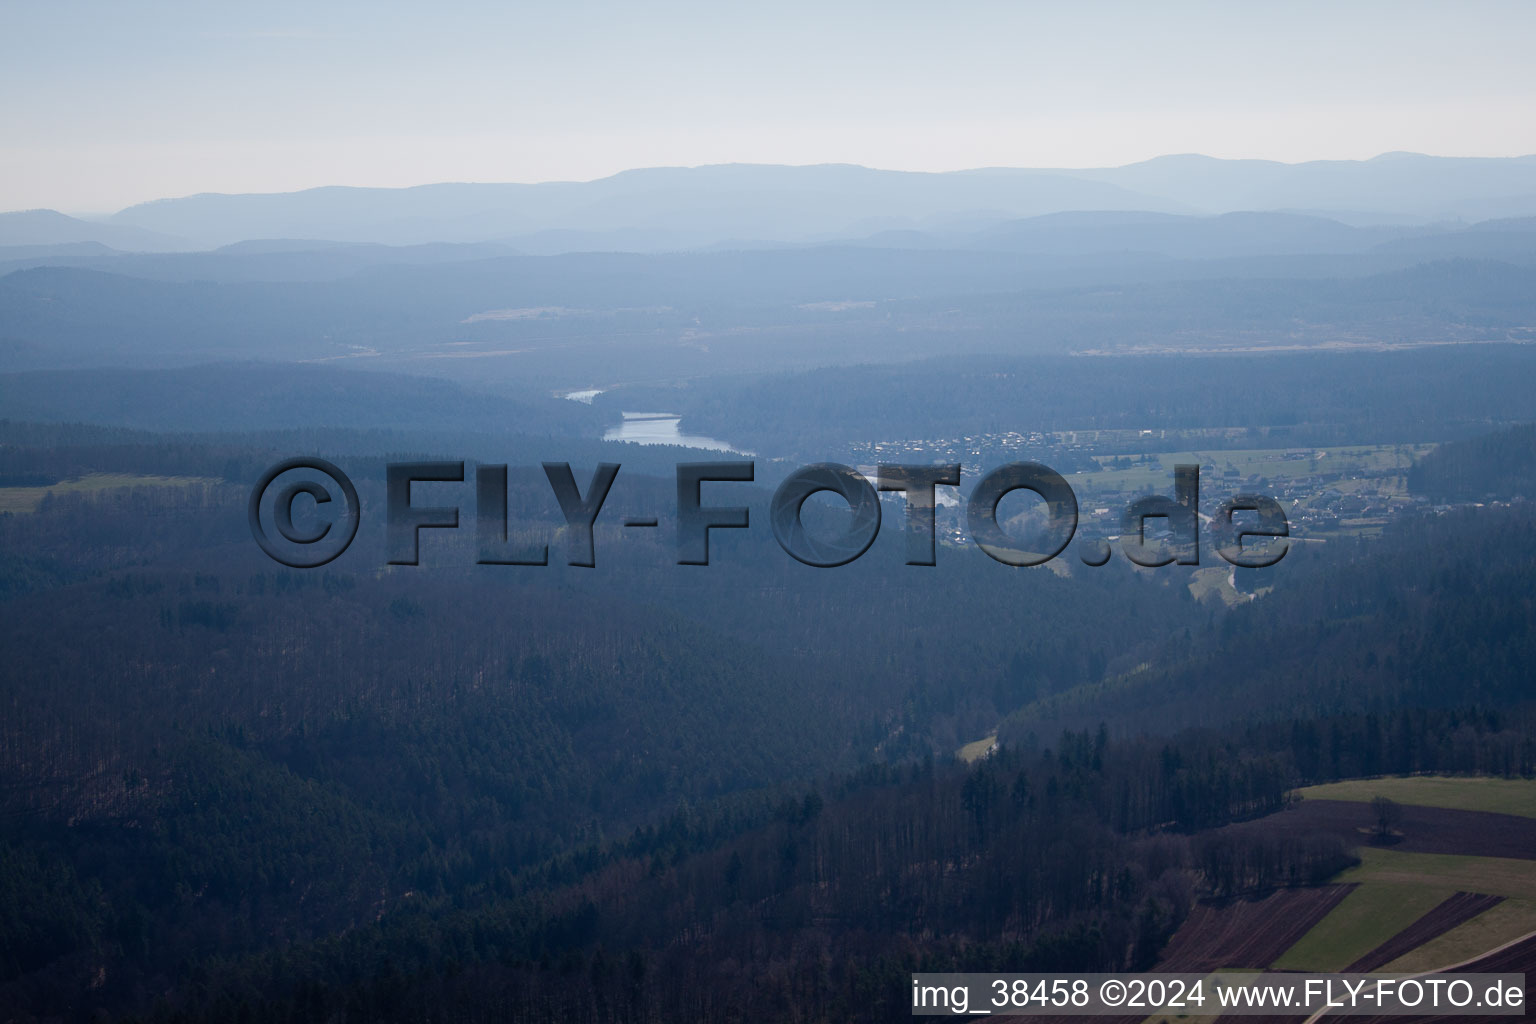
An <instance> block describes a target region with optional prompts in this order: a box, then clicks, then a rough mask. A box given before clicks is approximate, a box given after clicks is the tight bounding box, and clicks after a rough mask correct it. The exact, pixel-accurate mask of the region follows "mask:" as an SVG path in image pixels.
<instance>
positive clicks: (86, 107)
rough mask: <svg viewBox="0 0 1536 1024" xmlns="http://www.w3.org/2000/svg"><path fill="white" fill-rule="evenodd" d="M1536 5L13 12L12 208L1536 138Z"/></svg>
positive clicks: (3, 133)
mask: <svg viewBox="0 0 1536 1024" xmlns="http://www.w3.org/2000/svg"><path fill="white" fill-rule="evenodd" d="M1533 43H1536V3H1527V2H1523V0H1508V2H1465V0H1463V2H1458V3H1455V4H1452V3H1440V2H1436V3H1405V2H1393V3H1356V4H1344V3H1339V2H1337V0H1335V2H1329V3H1316V4H1314V3H1283V4H1282V3H1264V4H1260V3H1233V2H1230V0H1228V2H1222V3H1208V4H1207V3H1186V4H1151V3H1134V4H1133V3H1126V4H1117V3H1100V4H1094V3H1081V2H1074V3H1064V2H1052V3H1039V4H1037V3H1027V2H1012V3H939V2H933V0H928V2H924V3H905V2H901V0H883V2H878V3H837V2H835V0H818V2H813V3H800V2H797V0H778V2H770V3H754V4H750V5H749V4H743V3H731V2H729V0H713V2H710V3H697V4H694V3H688V4H681V3H626V4H617V3H615V4H604V3H583V2H580V0H565V2H561V3H558V4H525V3H517V2H501V3H484V4H480V3H457V4H453V3H439V4H422V3H417V4H410V5H405V4H398V5H397V4H391V3H383V2H377V0H375V2H369V3H356V4H353V3H326V4H317V3H313V2H309V3H288V2H272V0H266V2H262V3H244V4H239V5H234V4H227V5H221V4H215V3H209V2H206V0H204V2H198V3H180V2H164V3H124V2H121V0H117V2H71V0H46V2H45V0H37V2H26V3H23V2H18V0H0V95H3V96H4V102H3V103H0V209H25V208H29V207H36V206H48V207H54V208H56V209H63V210H66V211H71V212H90V211H105V210H111V209H116V208H118V207H121V206H124V205H127V204H130V203H133V202H138V201H142V200H145V199H151V198H157V197H161V196H170V195H185V194H188V193H192V192H255V191H287V190H292V189H299V188H307V187H310V186H314V185H325V184H350V185H413V184H420V183H423V182H430V181H541V180H548V179H554V178H579V179H585V178H593V177H600V176H602V175H605V174H610V173H612V172H614V171H618V170H622V169H624V168H629V167H637V166H652V165H658V164H674V165H675V164H701V163H721V162H728V161H752V162H773V163H802V164H803V163H822V162H833V161H836V162H850V163H860V164H866V165H870V166H877V167H889V168H901V169H907V170H950V169H955V168H962V167H977V166H996V165H1009V166H1057V167H1072V166H1106V165H1115V164H1123V163H1129V162H1132V161H1135V160H1141V159H1145V158H1148V157H1152V156H1156V155H1159V154H1164V153H1184V152H1201V153H1207V154H1210V155H1213V156H1224V157H1263V158H1269V159H1276V160H1285V161H1299V160H1310V159H1320V158H1364V157H1370V156H1374V155H1376V154H1378V153H1381V152H1385V151H1389V150H1414V151H1417V152H1426V153H1436V154H1442V155H1452V156H1463V155H1483V156H1512V155H1517V154H1525V153H1533V152H1536V61H1533V60H1532V58H1531V52H1532V46H1533Z"/></svg>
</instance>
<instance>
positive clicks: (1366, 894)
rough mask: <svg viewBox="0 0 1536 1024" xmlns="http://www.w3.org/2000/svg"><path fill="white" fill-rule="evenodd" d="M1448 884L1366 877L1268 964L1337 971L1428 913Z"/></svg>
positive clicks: (1447, 894) (1296, 968)
mask: <svg viewBox="0 0 1536 1024" xmlns="http://www.w3.org/2000/svg"><path fill="white" fill-rule="evenodd" d="M1453 892H1455V890H1454V889H1447V888H1437V887H1434V886H1426V885H1419V884H1415V883H1406V884H1405V883H1398V882H1369V883H1366V884H1364V885H1361V886H1360V887H1359V888H1358V889H1356V890H1355V891H1354V892H1352V893H1350V894H1349V895H1348V896H1346V897H1344V899H1343V900H1342V901H1341V902H1340V903H1339V905H1338V906H1336V907H1334V908H1333V910H1331V911H1329V913H1328V916H1327V917H1325V918H1323V919H1322V920H1321V921H1319V922H1317V924H1316V925H1315V926H1314V927H1313V928H1312V930H1311V931H1309V932H1307V934H1305V935H1303V936H1302V937H1301V940H1300V941H1298V942H1297V943H1296V945H1294V946H1292V947H1291V948H1290V949H1288V950H1286V951H1285V954H1284V955H1283V956H1281V957H1280V959H1278V960H1276V961H1275V963H1274V966H1275V967H1276V968H1278V969H1281V970H1290V971H1339V970H1343V969H1344V968H1345V967H1348V966H1349V965H1350V964H1352V963H1354V962H1355V961H1356V960H1358V959H1360V957H1362V956H1364V955H1365V954H1366V953H1369V952H1370V951H1371V950H1373V949H1375V948H1376V947H1377V946H1379V945H1381V944H1382V943H1383V942H1386V941H1387V940H1388V939H1390V938H1391V937H1392V936H1394V935H1396V934H1397V933H1398V932H1400V931H1402V930H1403V929H1404V928H1406V927H1408V926H1409V925H1410V924H1412V923H1413V922H1415V921H1417V920H1418V919H1419V918H1421V917H1423V916H1424V915H1425V914H1427V913H1429V911H1430V910H1432V909H1433V908H1434V907H1435V906H1436V905H1437V904H1439V903H1440V901H1441V900H1444V899H1445V898H1446V897H1447V896H1450V895H1451V894H1452V893H1453Z"/></svg>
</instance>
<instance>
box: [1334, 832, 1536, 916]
mask: <svg viewBox="0 0 1536 1024" xmlns="http://www.w3.org/2000/svg"><path fill="white" fill-rule="evenodd" d="M1357 853H1358V854H1359V857H1360V864H1359V866H1357V867H1353V868H1349V869H1348V870H1346V871H1343V872H1341V873H1340V874H1339V875H1338V876H1337V877H1335V878H1334V879H1333V880H1334V881H1335V882H1360V883H1391V884H1396V885H1409V886H1421V887H1424V888H1430V889H1435V890H1437V891H1441V892H1444V891H1448V890H1449V891H1458V890H1459V891H1461V892H1481V893H1488V894H1490V895H1493V896H1509V897H1512V898H1519V899H1531V900H1536V860H1515V859H1513V858H1509V857H1463V856H1460V855H1457V854H1450V853H1400V852H1398V851H1396V850H1381V849H1376V848H1375V847H1369V846H1366V847H1361V848H1360V849H1359V850H1358V851H1357ZM1341 905H1342V904H1341Z"/></svg>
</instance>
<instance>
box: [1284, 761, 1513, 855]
mask: <svg viewBox="0 0 1536 1024" xmlns="http://www.w3.org/2000/svg"><path fill="white" fill-rule="evenodd" d="M1300 792H1301V795H1302V797H1303V798H1305V799H1308V800H1349V801H1357V802H1362V803H1368V802H1370V800H1371V798H1372V797H1376V796H1384V797H1387V798H1388V799H1390V800H1396V801H1397V802H1398V803H1400V804H1413V805H1417V806H1421V807H1450V808H1456V809H1459V810H1466V811H1490V812H1492V813H1494V814H1518V815H1521V816H1522V817H1527V818H1536V779H1490V778H1474V777H1467V776H1444V775H1410V776H1406V777H1404V776H1399V777H1395V778H1382V779H1349V780H1347V781H1344V782H1329V783H1325V784H1323V785H1321V786H1308V787H1306V788H1305V789H1303V790H1301V791H1300ZM1532 855H1533V856H1536V850H1532Z"/></svg>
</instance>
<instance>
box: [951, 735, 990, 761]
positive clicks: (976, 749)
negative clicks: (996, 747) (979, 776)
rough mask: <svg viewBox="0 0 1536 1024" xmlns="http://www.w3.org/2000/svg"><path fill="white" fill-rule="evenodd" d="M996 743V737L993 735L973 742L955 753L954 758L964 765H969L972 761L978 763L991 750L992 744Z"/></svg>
mask: <svg viewBox="0 0 1536 1024" xmlns="http://www.w3.org/2000/svg"><path fill="white" fill-rule="evenodd" d="M996 742H997V736H996V735H995V734H994V735H992V736H988V737H986V738H985V739H979V740H974V741H972V742H970V743H967V744H966V745H965V746H963V747H961V748H960V749H959V750H957V751H955V756H956V757H958V758H959V759H960V760H962V761H964V762H965V763H966V764H970V763H971V762H972V761H980V760H981V759H982V758H983V757H986V756H987V751H989V750H991V749H992V744H994V743H996Z"/></svg>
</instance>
